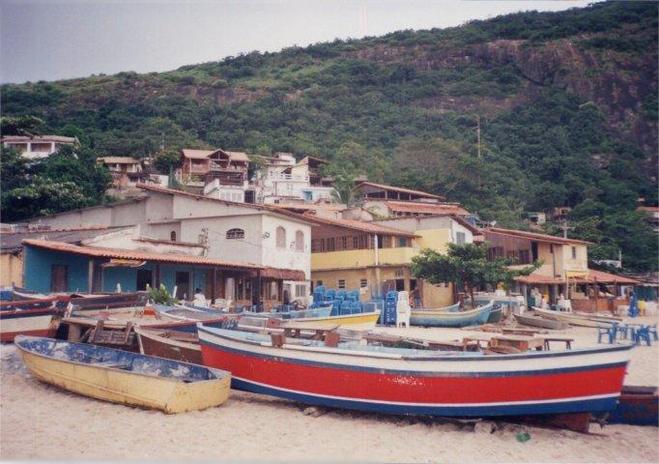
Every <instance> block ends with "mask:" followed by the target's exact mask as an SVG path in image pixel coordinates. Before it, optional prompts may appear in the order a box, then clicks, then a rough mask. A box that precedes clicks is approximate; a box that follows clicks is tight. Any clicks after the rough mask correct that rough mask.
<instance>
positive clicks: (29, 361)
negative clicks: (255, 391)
mask: <svg viewBox="0 0 659 464" xmlns="http://www.w3.org/2000/svg"><path fill="white" fill-rule="evenodd" d="M14 343H15V345H16V346H17V347H18V349H19V350H20V353H21V356H22V357H23V362H24V363H25V365H26V366H27V368H28V369H29V370H30V372H31V373H32V374H33V375H34V376H35V377H36V378H38V379H39V380H41V381H43V382H46V383H49V384H52V385H56V386H58V387H61V388H64V389H66V390H69V391H72V392H74V393H79V394H81V395H85V396H90V397H92V398H97V399H100V400H105V401H111V402H114V403H122V404H126V405H131V406H139V407H144V408H150V409H160V410H162V411H163V412H165V413H167V414H175V413H179V412H185V411H193V410H199V409H206V408H210V407H213V406H219V405H220V404H222V403H224V402H225V401H226V400H227V398H228V396H229V389H230V384H231V374H230V373H229V372H227V371H222V370H219V369H212V368H208V367H204V366H200V365H198V364H190V363H184V362H180V361H174V360H169V359H163V358H156V357H153V356H144V355H140V354H136V353H131V352H128V351H121V350H113V349H111V348H104V347H100V346H96V345H88V344H84V343H70V342H65V341H60V340H54V339H52V338H43V337H28V336H22V335H19V336H17V337H16V339H15V342H14Z"/></svg>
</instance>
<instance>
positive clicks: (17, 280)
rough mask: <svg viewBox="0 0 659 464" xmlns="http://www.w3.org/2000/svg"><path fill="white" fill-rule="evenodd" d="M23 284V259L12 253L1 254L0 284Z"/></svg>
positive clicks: (20, 285) (4, 285)
mask: <svg viewBox="0 0 659 464" xmlns="http://www.w3.org/2000/svg"><path fill="white" fill-rule="evenodd" d="M12 283H13V284H15V285H17V286H18V287H22V286H23V260H22V259H21V258H20V256H16V255H12V254H2V255H0V286H3V287H9V286H11V285H12Z"/></svg>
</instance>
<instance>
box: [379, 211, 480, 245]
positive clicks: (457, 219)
mask: <svg viewBox="0 0 659 464" xmlns="http://www.w3.org/2000/svg"><path fill="white" fill-rule="evenodd" d="M437 217H448V218H451V219H453V220H454V221H455V222H457V223H458V224H461V225H462V226H463V227H465V228H467V229H469V230H470V231H471V233H472V234H473V235H474V237H477V236H478V237H482V236H483V229H479V228H478V227H476V226H475V225H473V224H472V223H470V222H468V221H467V220H466V219H465V218H463V217H460V216H458V215H456V214H452V213H443V214H427V215H425V216H398V217H392V218H386V219H378V220H376V222H387V221H391V222H396V221H401V220H405V219H416V220H423V219H430V218H437ZM480 241H483V240H482V239H481V240H480Z"/></svg>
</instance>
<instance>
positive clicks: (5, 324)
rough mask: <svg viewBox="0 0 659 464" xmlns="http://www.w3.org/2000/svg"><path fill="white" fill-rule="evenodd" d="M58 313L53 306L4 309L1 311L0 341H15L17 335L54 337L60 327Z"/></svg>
mask: <svg viewBox="0 0 659 464" xmlns="http://www.w3.org/2000/svg"><path fill="white" fill-rule="evenodd" d="M56 314H57V311H56V310H54V309H51V308H45V309H28V310H17V311H3V312H2V313H0V342H2V343H9V342H13V341H14V337H16V336H17V335H34V336H41V337H52V336H54V335H55V333H56V332H57V327H58V319H56V318H55V316H56Z"/></svg>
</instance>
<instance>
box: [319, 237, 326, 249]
mask: <svg viewBox="0 0 659 464" xmlns="http://www.w3.org/2000/svg"><path fill="white" fill-rule="evenodd" d="M319 250H320V251H325V239H324V238H321V239H320V247H319Z"/></svg>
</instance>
